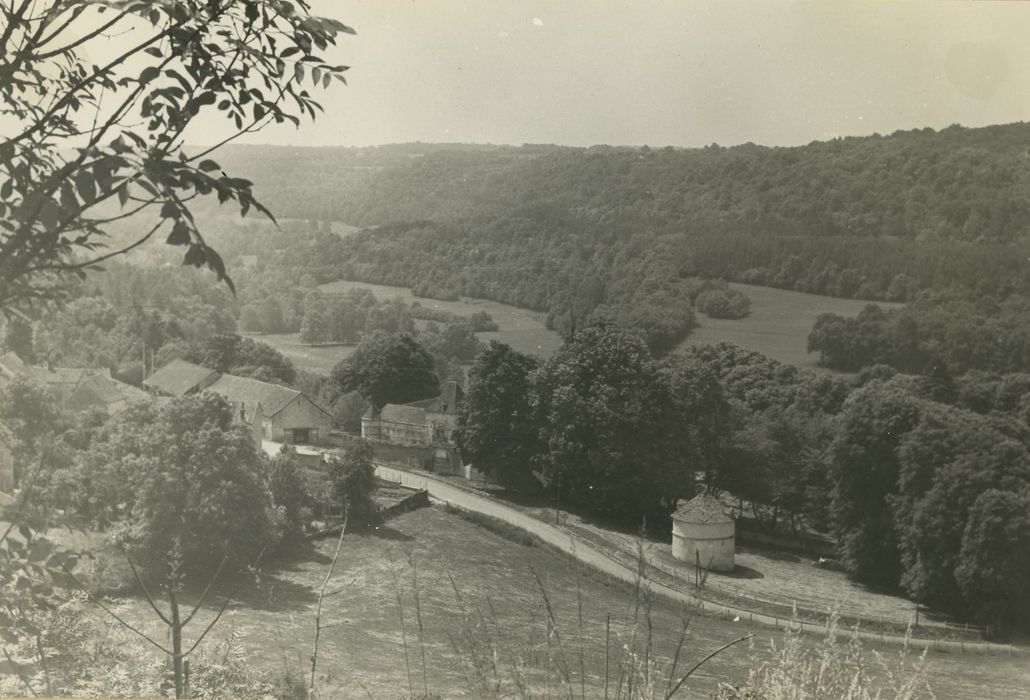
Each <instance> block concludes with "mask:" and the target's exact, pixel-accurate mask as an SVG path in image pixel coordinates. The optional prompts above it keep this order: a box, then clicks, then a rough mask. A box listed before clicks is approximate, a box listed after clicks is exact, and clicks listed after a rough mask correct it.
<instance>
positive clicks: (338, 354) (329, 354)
mask: <svg viewBox="0 0 1030 700" xmlns="http://www.w3.org/2000/svg"><path fill="white" fill-rule="evenodd" d="M244 335H247V336H249V337H251V338H253V339H254V340H260V341H261V342H262V343H268V344H269V345H271V346H272V347H273V348H275V349H276V350H278V351H279V352H281V353H282V354H283V355H285V356H286V358H287V359H289V360H290V361H291V362H293V364H294V366H296V368H297V369H304V370H307V371H309V372H315V373H317V374H329V372H330V371H331V370H332V369H333V367H335V366H336V364H337V363H338V362H339V361H340V360H345V359H347V358H348V357H350V355H351V353H353V352H354V348H356V347H357V346H355V345H305V344H304V343H302V342H300V335H299V334H298V333H244Z"/></svg>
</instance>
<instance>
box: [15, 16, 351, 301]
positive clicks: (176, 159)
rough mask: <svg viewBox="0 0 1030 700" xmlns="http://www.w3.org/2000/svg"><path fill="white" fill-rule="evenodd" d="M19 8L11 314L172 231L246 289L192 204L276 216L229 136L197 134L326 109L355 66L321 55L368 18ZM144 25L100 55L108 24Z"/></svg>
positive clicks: (188, 258) (195, 261) (127, 28)
mask: <svg viewBox="0 0 1030 700" xmlns="http://www.w3.org/2000/svg"><path fill="white" fill-rule="evenodd" d="M3 14H4V20H5V21H4V27H3V29H2V30H0V75H3V76H4V78H3V80H0V101H2V102H0V104H2V107H3V112H4V114H5V117H6V126H5V129H6V131H7V133H8V135H9V138H7V139H5V140H4V141H3V143H0V172H2V175H3V177H2V179H3V185H2V186H0V310H3V312H4V313H5V314H7V313H9V312H10V311H11V310H12V309H13V307H14V306H15V305H21V306H25V305H28V304H31V303H33V302H38V301H40V300H43V301H46V300H52V299H54V298H55V297H57V296H59V287H60V286H61V285H62V284H63V283H64V282H65V279H64V277H65V275H66V274H67V273H70V272H71V273H78V274H80V275H81V274H82V271H83V270H84V269H85V268H87V267H90V266H93V265H95V264H97V263H99V262H102V261H103V260H105V259H107V258H109V257H113V256H116V255H119V254H121V253H123V252H126V251H127V250H131V249H132V248H134V247H136V246H137V245H139V244H141V243H143V242H145V241H147V240H149V239H150V238H152V237H154V236H155V235H157V233H158V231H160V230H162V229H165V230H166V231H167V232H168V235H167V241H166V242H167V243H168V244H169V245H175V246H182V247H184V248H185V256H184V258H183V263H184V264H186V265H192V266H194V267H207V268H210V269H211V270H212V271H214V272H215V273H216V274H217V275H218V277H219V279H220V280H224V281H226V282H227V283H228V284H229V286H230V287H231V284H232V283H231V282H230V281H229V277H228V274H227V271H226V268H225V264H224V262H223V261H222V258H221V256H220V255H219V254H218V253H217V252H215V250H214V249H213V248H211V247H210V246H209V245H208V244H207V242H206V241H205V239H204V236H203V234H202V232H201V230H200V227H199V226H198V224H197V221H196V219H195V217H194V216H193V213H192V211H191V204H190V202H191V200H193V199H195V198H204V197H212V198H217V201H218V202H219V203H225V202H229V201H232V202H234V203H236V204H237V205H238V206H239V211H240V213H241V214H242V215H246V214H247V212H248V211H249V210H250V209H251V208H256V209H259V210H261V211H263V212H264V213H266V214H269V212H268V211H267V210H266V209H265V208H264V207H263V206H262V205H261V204H260V203H259V202H258V201H257V200H256V199H255V197H254V195H253V194H252V191H251V182H250V181H249V180H245V179H242V178H234V177H230V176H229V175H227V174H225V173H224V172H223V171H222V167H221V166H220V165H219V164H218V163H217V162H215V161H214V160H211V159H210V158H208V157H207V156H208V155H209V154H210V153H212V152H213V151H214V150H216V149H217V148H218V147H219V146H221V145H222V144H216V145H215V146H213V147H211V148H208V149H203V150H196V151H194V150H190V152H188V153H187V150H188V149H185V148H184V146H183V138H184V132H185V130H186V129H187V127H188V126H189V125H190V123H191V122H192V121H193V120H194V119H195V118H196V117H197V116H198V115H199V114H201V113H202V112H205V113H219V114H220V115H221V116H222V117H224V119H225V121H227V122H228V123H229V125H231V126H230V129H232V130H231V131H230V132H229V133H230V136H229V138H228V139H227V140H231V139H232V138H235V137H236V136H239V135H241V134H243V133H246V132H249V131H256V130H259V129H261V128H263V127H264V126H266V125H267V124H270V123H273V122H274V123H284V122H292V123H294V124H299V121H300V119H299V116H298V115H305V114H306V115H310V116H312V117H314V115H315V110H316V109H318V108H319V106H318V103H317V102H316V101H315V100H314V99H313V98H312V97H311V95H310V93H309V92H308V89H307V87H305V81H310V83H311V86H312V87H315V86H318V87H320V88H324V87H328V85H329V84H330V83H331V82H332V80H333V79H334V78H337V79H339V80H343V75H342V74H343V72H344V71H345V70H346V66H332V65H329V64H327V63H326V62H325V60H324V59H323V58H322V57H321V56H320V55H319V52H320V51H323V50H325V49H326V48H328V47H329V46H331V45H333V44H335V42H336V37H337V35H338V34H339V33H341V32H350V33H353V30H352V29H350V28H349V27H347V26H346V25H344V24H342V23H340V22H338V21H336V20H333V19H323V18H319V17H315V16H312V15H311V14H310V11H309V7H308V5H307V4H306V3H297V2H291V1H289V0H273V1H271V2H266V3H260V4H259V3H256V2H245V1H242V0H218V1H216V2H207V0H187V1H183V2H161V1H158V0H143V1H140V2H125V1H123V0H106V1H100V2H98V1H96V0H47V1H46V2H42V3H27V2H16V3H10V4H9V6H5V7H4V9H3ZM72 25H74V30H73V29H71V27H72ZM128 32H131V38H130V39H128V40H126V42H125V47H126V48H124V50H121V51H120V52H119V51H115V52H114V54H115V55H114V56H113V57H112V58H111V59H110V60H108V61H106V62H103V61H101V62H100V63H96V62H95V57H96V56H98V55H104V53H105V52H103V51H100V50H99V49H100V47H101V46H102V45H103V44H104V43H105V42H107V37H108V36H111V35H118V36H120V35H123V34H126V33H128ZM14 47H17V49H16V50H15V49H14ZM233 127H234V128H233ZM223 143H224V142H223ZM148 207H153V211H154V212H155V213H157V216H156V217H155V218H156V223H153V222H152V225H148V226H147V229H144V230H143V232H142V233H140V232H136V233H135V235H134V237H133V241H132V242H131V243H130V244H129V245H128V246H125V247H124V248H121V249H117V250H112V251H108V252H104V253H100V252H98V248H101V247H103V245H104V243H105V240H104V239H105V236H106V233H105V230H106V226H107V224H109V223H111V222H115V221H118V220H121V219H125V218H127V217H129V216H132V215H133V214H135V213H136V212H138V211H142V210H144V209H147V208H148ZM269 216H270V214H269ZM148 229H149V230H148Z"/></svg>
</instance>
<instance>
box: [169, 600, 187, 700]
mask: <svg viewBox="0 0 1030 700" xmlns="http://www.w3.org/2000/svg"><path fill="white" fill-rule="evenodd" d="M168 602H169V604H170V605H171V608H172V624H171V625H170V626H169V628H170V629H171V632H172V673H173V674H174V676H175V697H177V698H181V697H183V691H184V688H183V675H184V674H183V671H182V623H181V622H180V620H179V602H178V600H176V598H175V584H174V583H173V584H172V585H171V586H169V587H168Z"/></svg>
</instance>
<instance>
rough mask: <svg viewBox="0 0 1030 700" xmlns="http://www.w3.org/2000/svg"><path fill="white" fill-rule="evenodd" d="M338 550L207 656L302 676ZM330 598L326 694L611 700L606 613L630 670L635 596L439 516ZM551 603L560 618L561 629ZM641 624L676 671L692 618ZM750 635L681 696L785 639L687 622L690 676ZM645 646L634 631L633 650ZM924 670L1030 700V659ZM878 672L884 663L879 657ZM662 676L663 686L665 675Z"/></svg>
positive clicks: (323, 653) (950, 688)
mask: <svg viewBox="0 0 1030 700" xmlns="http://www.w3.org/2000/svg"><path fill="white" fill-rule="evenodd" d="M335 547H336V542H335V541H334V540H333V539H332V538H330V539H324V540H321V541H317V542H315V543H314V544H313V545H312V547H311V548H310V549H309V550H307V551H304V552H298V553H297V555H296V556H295V557H294V558H293V559H290V560H287V561H283V562H279V563H277V564H276V565H275V566H272V565H271V564H269V565H267V566H266V571H265V572H264V573H263V574H262V575H261V576H260V577H258V578H256V579H255V580H254V581H253V582H248V583H247V585H246V586H245V587H244V588H243V589H242V591H241V592H240V593H239V594H238V600H239V602H238V603H235V604H234V605H233V606H232V607H231V608H230V611H229V613H227V615H226V617H224V618H223V620H222V621H221V622H220V623H219V626H218V627H217V628H216V630H215V632H214V633H213V635H212V637H211V641H210V642H205V645H207V644H209V643H210V644H212V645H217V644H219V643H220V642H222V641H223V640H224V639H225V638H226V637H228V636H230V635H232V637H233V638H234V639H235V640H236V643H237V644H238V645H240V646H241V648H242V652H243V653H244V655H245V657H246V659H247V662H248V663H249V664H250V665H252V666H253V667H254V670H255V671H257V672H259V673H263V674H268V675H275V674H277V673H279V672H280V671H281V670H282V669H283V668H289V669H291V670H292V672H294V673H295V674H300V673H305V674H306V670H307V669H308V668H309V663H310V662H309V658H310V653H311V645H312V637H313V633H314V626H313V625H314V622H313V620H314V608H315V606H316V603H317V596H318V590H319V587H320V586H321V584H322V580H323V578H324V576H325V572H326V569H327V566H328V564H329V561H330V558H331V556H332V554H333V551H334V550H335ZM409 557H410V558H411V559H410V560H409ZM411 561H414V567H413V566H412V564H411ZM534 572H535V575H536V576H537V577H539V582H540V583H538V582H537V579H536V578H535V576H534ZM416 575H417V590H418V591H419V597H418V603H417V604H416V601H415V597H414V595H413V592H414V590H416V585H415V581H414V578H415V576H416ZM541 584H542V588H543V590H545V591H546V592H547V601H545V599H544V596H543V594H542V593H541ZM455 589H457V591H456V590H455ZM577 589H578V590H579V592H580V594H579V595H577ZM328 591H329V592H330V595H328V596H327V597H326V598H325V601H324V604H323V611H322V620H323V623H322V624H323V629H322V633H321V639H322V642H321V645H320V648H319V663H318V671H319V689H320V695H321V697H341V698H350V697H366V698H367V697H373V698H401V697H408V696H409V691H410V690H413V691H414V692H415V693H420V692H422V690H423V688H424V687H428V689H429V690H430V691H431V692H434V693H437V694H438V695H439V696H441V697H448V698H450V697H482V696H484V695H488V694H492V691H491V692H487V689H484V687H483V686H481V685H480V684H479V682H478V681H477V680H476V678H477V677H481V678H486V679H488V681H489V680H490V679H494V678H500V679H501V684H502V689H503V690H506V691H509V692H511V693H512V694H515V695H518V692H516V691H517V687H518V684H519V682H523V683H526V684H527V685H528V686H529V687H531V688H535V689H536V692H535V693H534V695H540V696H549V695H554V696H566V695H567V692H566V686H565V685H564V682H563V681H562V680H561V677H562V670H561V669H562V668H567V669H569V672H570V679H571V682H570V685H571V689H572V691H573V694H574V695H575V696H576V697H579V696H580V694H581V691H585V695H586V697H602V696H603V688H604V672H605V642H606V622H607V621H608V619H609V618H608V616H609V615H610V620H611V635H610V637H609V638H608V639H609V642H610V645H609V646H610V657H609V659H610V664H609V679H610V687H611V689H612V697H614V696H615V692H614V688H615V684H616V682H617V680H618V677H619V674H620V661H624V660H625V658H626V656H625V654H624V652H623V651H622V649H623V647H624V645H630V646H632V645H633V644H634V642H633V630H634V624H633V620H634V614H635V596H634V594H633V592H632V591H630V590H627V589H625V588H623V587H621V586H611V587H610V586H609V585H607V584H606V582H605V581H603V580H600V579H598V578H596V577H594V576H593V575H591V574H589V573H577V571H576V569H575V568H574V567H573V566H572V565H571V564H569V562H568V561H567V560H565V559H563V558H559V557H557V556H555V555H553V554H551V553H550V552H549V551H547V550H545V549H541V548H535V547H530V546H526V545H523V544H516V543H515V542H512V541H510V540H508V539H503V538H502V537H500V536H498V535H495V534H494V533H492V532H490V531H488V530H487V529H485V528H483V527H480V526H478V525H476V524H473V523H471V522H468V521H466V520H464V519H462V518H460V517H458V516H456V515H452V514H449V513H447V512H445V511H444V510H442V509H440V508H427V509H422V510H418V511H414V512H411V513H407V514H404V515H401V516H398V517H397V518H395V519H394V520H391V521H390V522H388V523H387V524H386V525H385V526H383V527H382V528H380V530H378V531H376V532H374V533H371V534H362V535H347V536H346V537H345V539H344V543H343V548H342V552H341V556H340V559H339V562H338V564H337V567H336V571H335V573H334V575H333V580H332V582H331V583H330V584H329V587H328ZM218 602H219V601H213V602H210V603H208V604H207V607H208V608H209V609H207V610H205V611H203V612H202V613H201V615H202V616H204V615H206V617H205V618H204V619H209V618H210V616H211V615H213V614H214V612H215V606H216V605H217V604H218ZM120 603H121V604H120V605H119V606H118V609H119V611H120V612H121V613H122V614H123V615H125V616H127V617H129V618H130V619H132V620H133V621H138V622H139V623H140V624H142V625H143V626H145V627H147V628H148V629H150V630H151V631H154V632H156V631H158V629H159V628H158V626H157V625H156V624H154V623H153V622H152V621H151V620H152V615H153V613H152V612H151V611H150V610H149V608H148V606H147V603H146V602H145V600H143V599H141V598H126V599H123V600H122V601H120ZM548 603H549V604H550V609H551V611H552V612H553V615H554V619H555V623H556V624H555V625H554V626H553V627H550V628H549V626H548V617H549V614H548ZM580 606H582V607H580ZM419 612H421V630H422V632H421V639H422V644H421V645H420V644H419V637H420V624H419ZM636 613H637V614H638V615H639V617H638V620H639V624H638V625H637V626H636V629H637V632H638V635H640V634H644V630H646V629H647V627H648V625H650V627H651V630H652V633H651V639H652V641H653V645H652V655H653V656H652V659H653V660H654V661H655V662H656V664H657V668H659V669H665V670H666V672H667V669H668V667H669V662H670V659H671V657H672V656H673V654H674V653H675V650H676V643H677V640H678V639H679V632H680V629H681V619H682V613H681V610H679V609H678V608H676V607H675V606H673V605H672V604H670V603H667V602H665V601H664V600H661V599H655V600H653V601H652V602H651V605H650V612H649V615H648V614H645V612H644V610H643V609H640V610H638V611H636ZM402 615H403V622H402ZM580 620H582V624H580ZM549 629H550V630H551V631H550V634H549V633H548V630H549ZM749 632H754V633H755V635H756V636H755V638H754V640H753V646H752V648H751V649H750V650H749V648H748V645H747V643H745V644H741V645H738V646H736V647H734V648H732V649H730V650H728V651H726V652H724V653H723V654H721V655H719V656H717V657H716V658H714V659H713V660H712V661H710V662H709V663H708V664H706V665H705V666H704V667H703V668H702V669H701V670H700V671H699V672H698V673H697V674H695V675H694V676H693V677H692V679H691V681H690V682H689V683H688V687H687V689H686V692H681V693H680V694H678V695H677V697H703V696H704V695H705V694H706V693H707V692H708V691H712V690H714V689H715V687H716V686H717V684H718V683H719V682H734V683H742V682H743V681H744V680H745V679H746V677H747V672H748V669H749V668H755V667H757V666H758V665H760V664H761V662H762V661H763V660H765V659H766V658H767V657H768V656H769V655H770V651H769V649H770V646H769V645H770V643H771V642H772V641H776V642H777V643H779V642H780V641H781V640H782V632H777V631H774V630H769V629H766V628H762V627H754V628H749V627H748V626H747V625H746V624H745V623H742V622H741V623H734V622H730V621H725V620H719V619H712V618H694V619H693V620H691V621H690V626H689V635H688V637H687V641H686V644H685V645H684V648H683V650H682V652H681V654H680V661H679V668H680V669H681V671H682V670H683V669H685V668H689V666H690V665H692V664H693V663H694V662H696V661H697V660H700V659H701V658H702V657H704V656H705V655H706V654H708V653H709V652H711V651H713V650H715V649H716V648H718V647H719V646H720V645H722V644H725V643H727V642H729V641H731V640H733V639H736V638H738V637H740V636H742V635H745V634H747V633H749ZM559 640H560V641H559ZM640 642H641V638H640V637H639V636H638V638H637V641H636V644H637V645H640ZM639 648H644V647H643V646H639ZM422 651H424V653H425V673H424V674H423V665H422V661H421V653H422ZM880 651H881V652H883V655H884V660H885V662H886V663H888V664H894V663H896V662H897V654H898V651H899V650H898V648H897V647H884V648H883V649H881V650H880ZM495 652H496V653H495ZM928 661H929V663H930V664H931V666H930V677H931V678H932V684H933V690H934V692H935V693H936V694H937V697H942V698H944V697H948V698H959V697H1010V698H1012V697H1027V695H1026V693H1027V689H1026V685H1025V677H1026V675H1025V668H1026V659H1025V657H1014V658H1009V657H1002V656H980V655H973V654H969V655H962V656H960V655H944V654H931V655H930V657H929V658H928ZM635 662H636V663H638V664H639V662H640V658H639V657H638V658H636V661H635ZM870 663H876V662H875V661H874V660H872V659H871V658H870ZM477 668H478V669H480V670H481V671H482V676H477V672H476V670H475V669H477ZM542 669H549V672H548V673H543V672H542ZM581 671H582V672H583V674H585V681H584V682H583V683H582V685H581V681H580V678H581ZM638 674H639V671H638ZM409 677H410V681H409ZM305 678H306V675H305ZM659 678H660V680H659V681H658V685H659V687H661V688H664V687H665V676H664V675H659ZM519 679H521V681H520V680H519ZM890 697H893V695H891V696H890Z"/></svg>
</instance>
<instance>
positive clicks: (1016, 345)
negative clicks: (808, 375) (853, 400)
mask: <svg viewBox="0 0 1030 700" xmlns="http://www.w3.org/2000/svg"><path fill="white" fill-rule="evenodd" d="M1028 311H1030V304H1028V302H1027V301H1026V299H1025V298H1023V297H1010V298H1008V299H1006V300H1004V301H1000V302H999V301H997V300H996V299H994V298H992V297H980V298H978V299H976V300H975V301H972V300H966V299H964V298H961V297H956V296H955V295H946V294H934V295H931V294H925V295H922V296H921V297H920V299H919V300H918V301H916V302H914V303H911V304H908V305H907V306H906V307H904V308H903V309H898V310H890V311H885V310H883V309H881V308H880V307H878V306H876V305H869V306H866V307H865V308H864V309H863V310H862V311H860V312H859V313H858V314H857V315H856V316H854V317H852V318H846V317H843V316H840V315H838V314H822V315H820V316H819V318H818V319H817V320H816V322H815V325H814V326H813V327H812V331H811V333H810V334H809V336H808V349H809V351H810V352H812V351H817V352H819V354H820V363H821V364H822V365H824V366H826V367H830V368H833V369H839V370H845V371H857V370H859V369H861V368H862V367H869V366H872V365H877V364H883V365H890V366H892V367H894V368H896V369H898V370H900V371H903V372H920V371H923V370H924V369H925V368H927V367H928V366H929V365H930V364H941V365H943V366H945V367H947V368H948V370H949V371H950V372H952V373H954V374H963V373H965V372H967V371H968V370H971V369H976V370H982V371H986V372H996V373H1010V372H1023V371H1026V370H1027V369H1030V324H1028V322H1027V318H1028V317H1030V316H1028Z"/></svg>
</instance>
